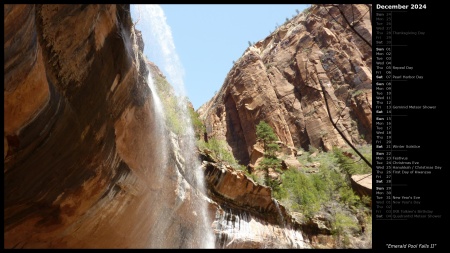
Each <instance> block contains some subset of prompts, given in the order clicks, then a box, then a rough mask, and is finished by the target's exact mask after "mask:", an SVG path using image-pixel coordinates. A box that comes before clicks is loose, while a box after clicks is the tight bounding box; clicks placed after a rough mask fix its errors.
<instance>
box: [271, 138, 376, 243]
mask: <svg viewBox="0 0 450 253" xmlns="http://www.w3.org/2000/svg"><path fill="white" fill-rule="evenodd" d="M371 149H372V147H371V146H370V145H368V146H365V147H359V150H360V152H361V153H363V154H364V155H366V156H367V157H369V158H371ZM300 151H301V152H302V155H301V156H300V157H299V159H298V160H299V161H300V163H301V164H302V165H303V167H302V168H301V169H295V168H290V169H289V170H287V171H285V172H284V173H283V174H282V175H281V182H278V184H274V183H273V182H269V186H271V187H272V189H273V197H274V198H276V199H278V200H279V201H280V202H281V203H282V204H283V205H284V206H285V207H286V208H288V209H289V210H290V211H295V212H301V213H303V214H304V215H305V216H306V217H309V218H312V217H313V216H314V215H316V214H319V213H320V212H322V211H325V210H328V211H327V212H330V211H329V210H331V212H332V217H333V219H332V220H331V221H330V226H331V232H332V234H333V236H334V237H335V238H336V242H339V247H348V246H349V245H350V240H349V238H350V235H352V234H355V233H361V234H360V235H362V236H364V237H366V238H368V239H367V241H369V240H370V236H371V224H369V223H370V222H371V215H372V214H371V209H370V207H369V203H370V202H371V200H370V197H367V196H364V197H363V198H360V197H359V196H358V195H356V194H355V193H354V191H353V189H352V188H351V184H350V180H349V179H350V177H351V175H354V174H363V173H370V172H371V170H370V167H368V166H367V165H365V163H364V162H363V161H360V160H357V156H356V154H354V153H353V152H352V151H351V150H342V149H339V148H334V149H333V152H322V151H321V150H319V149H316V148H314V147H309V151H305V150H302V149H300ZM370 160H371V159H370ZM319 164H320V165H319ZM356 214H358V215H362V217H363V218H364V222H363V224H364V226H365V230H364V234H362V231H363V229H362V228H360V226H359V224H358V221H357V220H356V218H355V217H356ZM368 243H369V244H370V242H368Z"/></svg>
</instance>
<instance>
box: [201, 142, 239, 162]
mask: <svg viewBox="0 0 450 253" xmlns="http://www.w3.org/2000/svg"><path fill="white" fill-rule="evenodd" d="M197 147H198V148H199V149H203V150H204V149H208V150H210V151H211V152H212V154H211V155H212V156H213V158H215V159H216V160H218V161H220V162H222V161H225V162H227V163H228V164H229V165H231V166H233V167H238V166H239V164H238V161H237V160H236V159H235V158H234V156H233V154H232V153H231V152H230V151H229V150H228V148H227V143H226V141H225V140H217V139H216V138H210V139H209V140H208V142H205V141H203V140H198V141H197Z"/></svg>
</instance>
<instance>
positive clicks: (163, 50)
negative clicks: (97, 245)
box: [131, 5, 215, 248]
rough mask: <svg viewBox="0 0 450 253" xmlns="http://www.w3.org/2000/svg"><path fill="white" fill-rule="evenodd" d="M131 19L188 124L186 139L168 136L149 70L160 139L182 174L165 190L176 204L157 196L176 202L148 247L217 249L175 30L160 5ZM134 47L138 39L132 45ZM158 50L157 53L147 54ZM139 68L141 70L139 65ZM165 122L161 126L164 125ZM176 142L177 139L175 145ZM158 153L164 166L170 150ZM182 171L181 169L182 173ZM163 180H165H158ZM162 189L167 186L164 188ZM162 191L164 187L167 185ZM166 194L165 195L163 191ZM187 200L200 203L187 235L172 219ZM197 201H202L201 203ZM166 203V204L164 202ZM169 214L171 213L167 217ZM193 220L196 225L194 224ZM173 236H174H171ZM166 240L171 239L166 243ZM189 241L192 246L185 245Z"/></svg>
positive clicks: (134, 8) (138, 8)
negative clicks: (176, 44) (173, 152)
mask: <svg viewBox="0 0 450 253" xmlns="http://www.w3.org/2000/svg"><path fill="white" fill-rule="evenodd" d="M131 15H132V19H133V22H134V23H135V28H136V29H137V30H139V31H141V32H142V39H143V41H144V45H145V46H144V53H145V54H146V55H151V56H153V57H156V59H153V58H151V57H149V60H151V61H154V62H157V64H158V65H159V66H160V67H161V68H162V70H163V72H164V74H165V75H166V76H167V80H168V82H169V83H170V84H171V85H172V86H173V88H174V90H175V95H176V96H177V97H178V98H179V99H178V100H177V101H178V105H175V106H177V107H178V108H176V109H177V111H179V112H181V113H180V114H179V115H181V117H180V118H179V119H177V120H179V122H180V124H181V125H182V126H184V128H183V130H184V131H183V133H182V134H181V135H182V136H176V135H174V134H173V133H169V132H167V131H166V130H165V129H166V127H165V125H164V122H165V119H166V117H165V116H164V112H165V109H164V105H163V104H162V103H161V100H160V98H159V97H158V92H157V90H156V87H155V84H154V82H153V77H152V76H151V71H149V77H148V80H147V81H148V84H149V87H150V89H151V93H152V98H153V103H154V107H155V111H156V114H159V116H158V115H156V121H157V122H159V123H157V124H156V126H155V127H157V128H160V130H157V132H158V133H159V134H160V135H158V136H160V137H161V138H164V141H162V142H164V143H169V144H171V145H172V146H171V147H170V148H171V149H172V150H175V155H174V159H175V160H176V163H177V168H179V169H178V170H175V174H176V177H177V179H176V181H177V184H176V189H168V190H167V191H172V192H173V191H175V193H176V200H175V201H173V200H171V199H165V197H166V196H165V195H162V196H158V197H159V198H160V199H159V201H167V203H172V202H173V204H172V206H171V208H170V210H164V211H162V212H164V213H161V214H160V215H156V216H157V217H158V219H157V221H156V224H155V226H154V230H157V231H154V232H153V233H151V236H150V238H149V247H152V248H160V247H164V248H165V247H169V248H181V247H186V248H191V247H193V248H213V247H214V240H215V239H214V234H213V231H212V229H211V221H209V219H208V215H207V201H205V200H204V199H205V197H204V193H205V187H204V179H203V171H202V169H201V166H200V161H199V159H198V156H197V154H196V153H195V150H196V149H195V135H194V130H193V128H192V124H191V121H190V115H189V111H188V108H187V104H186V103H185V100H184V99H182V98H184V97H185V90H184V83H183V74H184V71H183V68H182V65H181V63H180V60H179V57H178V55H177V54H176V50H175V45H174V42H173V38H172V32H171V29H170V27H169V26H168V25H167V23H166V17H165V14H164V11H163V10H162V8H161V7H160V6H158V5H131ZM134 43H135V44H136V41H134ZM146 51H148V52H157V53H156V54H155V53H151V54H150V53H146ZM137 67H138V66H137ZM161 122H162V123H161ZM174 140H176V141H174ZM157 149H158V150H160V152H161V153H162V154H161V156H160V157H161V159H162V163H160V164H162V165H161V167H168V166H169V162H170V161H169V158H168V157H170V155H168V154H167V153H168V151H167V149H166V148H165V147H158V148H157ZM180 168H181V169H180ZM164 170H166V168H158V172H157V174H159V175H164V173H165V171H164ZM159 177H162V176H159ZM163 185H164V184H163ZM163 187H164V186H163ZM188 191H191V192H192V194H194V195H196V197H194V198H188V197H187V196H186V194H188V193H187V192H188ZM162 192H164V191H162ZM184 201H196V203H194V204H191V205H188V206H189V207H192V210H187V211H186V212H191V213H192V214H193V217H195V218H194V219H195V221H193V222H194V223H195V225H194V226H190V227H189V229H188V231H184V230H183V229H181V227H183V225H184V223H185V222H186V221H184V220H183V219H180V218H179V217H178V218H175V216H173V215H171V214H173V213H175V212H176V211H177V210H178V209H179V208H182V206H183V204H185V203H184ZM197 202H198V203H197ZM166 205H167V204H166ZM150 208H152V207H149V209H150ZM154 209H155V210H160V209H158V207H154ZM166 212H167V213H166ZM190 222H192V221H190ZM174 227H180V229H178V231H181V232H179V234H173V232H172V231H173V230H174ZM169 233H171V234H169ZM171 236H172V237H173V236H181V237H185V238H181V239H180V240H178V241H177V240H173V238H170V237H171ZM166 238H167V239H166ZM165 240H167V241H169V240H171V241H170V242H172V241H173V242H175V243H177V242H182V243H180V244H175V245H171V244H170V243H168V242H167V241H165ZM186 240H189V242H186Z"/></svg>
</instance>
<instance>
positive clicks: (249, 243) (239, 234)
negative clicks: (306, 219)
mask: <svg viewBox="0 0 450 253" xmlns="http://www.w3.org/2000/svg"><path fill="white" fill-rule="evenodd" d="M213 228H214V231H215V233H216V235H217V240H216V247H217V248H258V249H264V248H299V249H302V248H308V245H307V244H306V243H305V242H304V240H303V236H302V234H301V232H299V231H297V230H295V229H293V228H291V227H289V226H287V225H284V226H283V227H280V226H278V225H273V224H270V223H268V222H266V221H263V220H261V219H259V218H257V217H254V216H253V215H251V214H250V213H248V212H245V211H242V212H240V213H233V212H232V211H231V210H217V211H216V217H215V220H214V222H213Z"/></svg>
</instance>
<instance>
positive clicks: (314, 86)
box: [198, 4, 372, 165]
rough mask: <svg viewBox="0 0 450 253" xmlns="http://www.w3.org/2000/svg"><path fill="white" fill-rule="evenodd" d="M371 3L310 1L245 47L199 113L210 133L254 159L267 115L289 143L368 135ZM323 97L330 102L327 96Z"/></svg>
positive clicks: (244, 159)
mask: <svg viewBox="0 0 450 253" xmlns="http://www.w3.org/2000/svg"><path fill="white" fill-rule="evenodd" d="M370 8H371V5H364V4H358V5H336V6H332V5H312V6H311V7H310V8H309V9H308V10H306V11H304V12H303V13H301V14H300V15H297V16H296V17H294V18H293V19H291V20H288V21H286V22H285V23H284V24H283V25H281V26H280V27H278V28H277V29H276V30H275V31H274V32H273V33H272V34H270V35H269V36H268V37H266V38H265V39H263V40H260V41H258V42H256V43H255V44H254V45H252V46H250V47H249V48H248V49H247V50H246V51H245V52H244V54H243V55H242V56H241V57H240V58H239V59H238V60H237V61H236V62H235V64H234V66H233V67H232V69H231V70H230V71H229V73H228V75H227V77H226V79H225V81H224V83H223V85H222V87H221V89H220V90H219V91H218V92H217V94H216V95H215V96H214V97H213V98H212V99H211V100H210V101H208V102H207V103H206V104H204V105H202V106H201V107H200V108H199V109H198V112H199V114H200V116H201V118H202V120H203V121H204V122H205V126H206V134H207V137H208V138H216V139H222V140H226V141H227V143H228V145H229V148H230V150H231V151H232V152H233V154H234V156H235V157H236V158H237V159H238V160H239V161H240V162H241V164H244V165H246V164H248V163H249V162H250V160H251V155H252V152H253V151H254V150H253V149H254V145H255V144H256V125H257V124H258V123H259V122H260V121H261V120H264V121H266V122H267V123H268V124H269V125H270V126H271V127H272V128H273V129H274V131H275V133H276V135H277V136H278V138H279V140H280V141H281V142H283V143H284V144H285V145H287V146H289V147H296V148H303V149H309V146H312V147H316V148H322V149H323V150H325V151H329V150H331V149H332V147H333V146H338V147H342V146H344V145H347V144H346V143H345V141H344V139H343V137H342V136H341V135H340V134H339V133H338V131H337V130H336V129H335V128H334V127H333V125H332V123H331V121H330V119H329V115H328V112H330V114H331V116H332V118H333V121H334V122H336V125H337V127H338V128H339V129H340V130H341V132H343V134H344V137H346V138H347V139H348V140H349V141H350V142H351V143H353V144H364V143H371V140H372V47H371V43H372V24H371V10H370ZM325 96H326V99H327V102H328V108H327V105H326V101H325Z"/></svg>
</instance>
